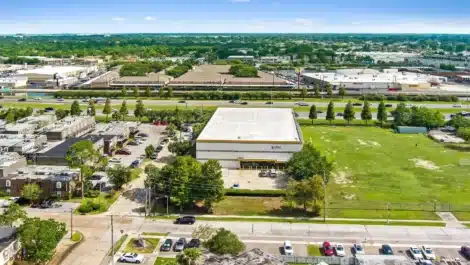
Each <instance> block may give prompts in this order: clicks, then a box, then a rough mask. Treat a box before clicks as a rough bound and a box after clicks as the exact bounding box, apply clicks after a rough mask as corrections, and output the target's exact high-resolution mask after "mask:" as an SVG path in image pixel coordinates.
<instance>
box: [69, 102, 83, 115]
mask: <svg viewBox="0 0 470 265" xmlns="http://www.w3.org/2000/svg"><path fill="white" fill-rule="evenodd" d="M81 112H82V111H81V110H80V104H78V101H77V100H74V101H73V103H72V106H71V107H70V115H72V116H79V115H80V113H81Z"/></svg>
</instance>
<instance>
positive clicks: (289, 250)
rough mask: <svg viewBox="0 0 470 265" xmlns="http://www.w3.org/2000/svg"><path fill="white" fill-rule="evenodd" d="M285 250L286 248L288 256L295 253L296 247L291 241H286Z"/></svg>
mask: <svg viewBox="0 0 470 265" xmlns="http://www.w3.org/2000/svg"><path fill="white" fill-rule="evenodd" d="M283 250H284V254H285V255H287V256H293V255H294V248H293V247H292V243H291V242H290V241H284V246H283Z"/></svg>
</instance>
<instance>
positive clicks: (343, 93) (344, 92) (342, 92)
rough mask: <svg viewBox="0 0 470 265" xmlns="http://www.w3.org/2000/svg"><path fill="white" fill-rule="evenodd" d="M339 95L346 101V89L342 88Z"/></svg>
mask: <svg viewBox="0 0 470 265" xmlns="http://www.w3.org/2000/svg"><path fill="white" fill-rule="evenodd" d="M338 95H339V96H340V97H341V99H344V96H346V89H345V88H344V87H340V88H339V91H338Z"/></svg>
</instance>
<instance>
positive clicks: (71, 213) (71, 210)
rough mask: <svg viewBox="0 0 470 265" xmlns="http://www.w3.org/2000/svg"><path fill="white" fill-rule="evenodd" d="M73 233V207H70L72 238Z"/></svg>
mask: <svg viewBox="0 0 470 265" xmlns="http://www.w3.org/2000/svg"><path fill="white" fill-rule="evenodd" d="M72 235H73V209H72V208H70V239H72Z"/></svg>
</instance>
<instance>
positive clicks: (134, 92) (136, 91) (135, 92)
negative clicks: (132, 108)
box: [132, 87, 139, 98]
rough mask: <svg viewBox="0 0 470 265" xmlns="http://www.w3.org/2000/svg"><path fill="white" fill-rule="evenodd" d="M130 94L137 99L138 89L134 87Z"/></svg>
mask: <svg viewBox="0 0 470 265" xmlns="http://www.w3.org/2000/svg"><path fill="white" fill-rule="evenodd" d="M132 94H133V96H134V97H135V98H138V97H139V88H138V87H134V89H133V91H132Z"/></svg>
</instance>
